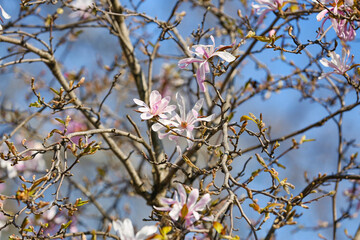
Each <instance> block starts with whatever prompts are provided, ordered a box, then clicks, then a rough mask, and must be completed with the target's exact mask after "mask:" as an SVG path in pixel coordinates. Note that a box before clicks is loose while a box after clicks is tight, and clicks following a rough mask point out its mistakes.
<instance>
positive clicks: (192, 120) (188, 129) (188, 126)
mask: <svg viewBox="0 0 360 240" xmlns="http://www.w3.org/2000/svg"><path fill="white" fill-rule="evenodd" d="M176 99H177V103H178V107H179V111H180V115H179V114H175V115H174V116H173V117H172V118H171V119H170V120H167V119H160V120H159V122H161V123H162V124H160V123H156V124H154V125H153V126H152V130H154V131H155V132H158V135H159V138H160V139H163V138H165V137H166V136H169V139H170V140H175V141H176V140H177V139H178V137H179V136H178V135H176V134H175V133H178V134H185V135H186V137H187V142H188V148H190V147H191V146H192V145H193V142H192V140H193V139H194V134H193V131H194V129H195V125H196V123H198V122H210V121H212V120H213V118H214V114H212V115H210V116H208V117H201V116H199V111H200V109H201V107H202V105H203V103H204V99H200V100H199V101H197V102H196V103H195V106H194V107H193V108H192V109H191V110H190V111H189V112H188V113H186V107H185V106H186V104H185V98H184V97H183V96H182V95H181V94H180V93H176ZM164 125H166V126H168V127H169V128H170V129H171V131H169V129H168V128H167V127H164Z"/></svg>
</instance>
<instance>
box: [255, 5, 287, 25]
mask: <svg viewBox="0 0 360 240" xmlns="http://www.w3.org/2000/svg"><path fill="white" fill-rule="evenodd" d="M256 2H257V3H259V4H254V3H252V5H251V6H252V8H253V9H255V12H256V13H257V14H258V15H260V17H259V20H258V23H262V22H263V20H264V18H265V15H266V14H267V13H268V12H273V11H277V10H279V9H281V8H282V7H283V5H284V2H283V0H256Z"/></svg>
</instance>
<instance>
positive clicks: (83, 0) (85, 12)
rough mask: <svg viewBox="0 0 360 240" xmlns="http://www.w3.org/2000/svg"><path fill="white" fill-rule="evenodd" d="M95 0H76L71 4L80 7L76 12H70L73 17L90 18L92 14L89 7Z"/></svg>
mask: <svg viewBox="0 0 360 240" xmlns="http://www.w3.org/2000/svg"><path fill="white" fill-rule="evenodd" d="M94 1H95V0H75V1H74V2H73V3H72V4H71V5H72V6H73V7H74V8H76V9H78V10H76V11H75V12H72V13H70V15H69V17H71V18H76V17H80V18H88V17H90V16H91V13H89V7H90V6H91V4H93V3H94Z"/></svg>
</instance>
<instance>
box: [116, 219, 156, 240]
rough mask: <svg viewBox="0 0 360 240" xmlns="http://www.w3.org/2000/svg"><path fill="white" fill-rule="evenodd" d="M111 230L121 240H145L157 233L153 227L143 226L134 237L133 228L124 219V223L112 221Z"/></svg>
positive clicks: (127, 220) (128, 221) (128, 220)
mask: <svg viewBox="0 0 360 240" xmlns="http://www.w3.org/2000/svg"><path fill="white" fill-rule="evenodd" d="M113 228H114V230H115V232H116V234H117V235H118V236H119V237H120V239H121V240H145V239H147V238H148V237H150V236H152V235H153V234H154V233H155V232H156V231H157V227H156V226H155V225H153V226H145V227H143V228H141V229H140V231H139V232H138V233H136V235H135V233H134V227H133V225H132V223H131V220H130V219H128V218H125V219H124V221H120V220H116V221H113Z"/></svg>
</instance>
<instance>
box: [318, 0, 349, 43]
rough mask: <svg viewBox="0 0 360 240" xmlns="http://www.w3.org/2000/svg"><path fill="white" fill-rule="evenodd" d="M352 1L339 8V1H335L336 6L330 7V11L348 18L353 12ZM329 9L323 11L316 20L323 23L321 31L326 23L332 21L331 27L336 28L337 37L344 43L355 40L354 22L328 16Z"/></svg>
mask: <svg viewBox="0 0 360 240" xmlns="http://www.w3.org/2000/svg"><path fill="white" fill-rule="evenodd" d="M352 5H353V2H352V1H345V2H344V4H341V5H340V6H339V1H338V0H335V5H334V6H333V7H329V8H328V9H329V10H330V11H331V13H333V14H334V15H339V16H344V17H347V16H348V15H349V14H350V13H352V12H353V10H352V7H351V6H352ZM328 9H324V10H322V11H321V12H320V13H318V15H317V16H316V19H317V20H318V21H321V20H322V19H324V18H325V19H324V20H323V22H322V24H321V29H323V28H324V24H325V22H326V21H327V20H328V19H330V21H331V26H332V27H333V28H334V30H335V32H336V35H337V36H338V37H339V38H340V39H341V40H343V41H352V40H354V39H355V36H356V31H355V29H354V22H352V21H348V20H347V19H341V18H333V17H331V15H329V16H327V17H325V16H326V14H327V13H328V12H329V10H328Z"/></svg>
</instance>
